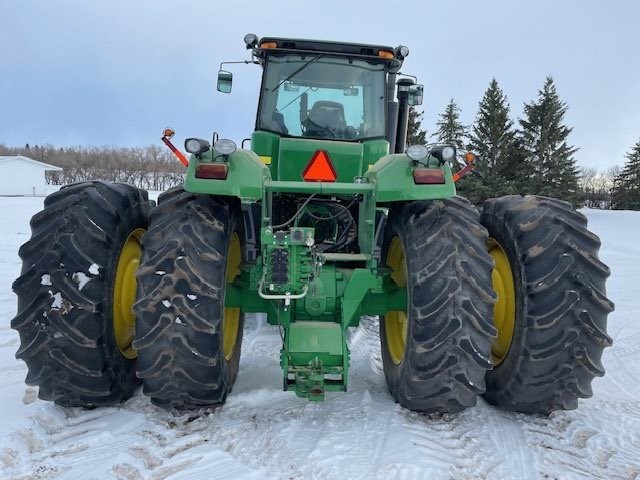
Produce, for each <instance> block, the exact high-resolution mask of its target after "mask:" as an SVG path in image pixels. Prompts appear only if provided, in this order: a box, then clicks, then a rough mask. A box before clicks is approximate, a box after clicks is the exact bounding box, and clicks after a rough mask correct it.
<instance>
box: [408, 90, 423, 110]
mask: <svg viewBox="0 0 640 480" xmlns="http://www.w3.org/2000/svg"><path fill="white" fill-rule="evenodd" d="M423 93H424V87H423V86H422V85H410V86H409V88H408V90H407V94H408V95H407V96H408V100H409V102H408V103H409V105H411V106H412V107H413V106H416V105H422V97H423Z"/></svg>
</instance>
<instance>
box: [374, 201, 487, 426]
mask: <svg viewBox="0 0 640 480" xmlns="http://www.w3.org/2000/svg"><path fill="white" fill-rule="evenodd" d="M389 219H390V220H389V224H388V228H387V232H386V237H385V243H384V246H383V250H382V263H383V264H386V265H388V266H390V267H391V268H392V270H393V273H392V279H393V280H394V281H395V282H396V284H397V285H399V286H403V284H406V287H407V302H408V305H407V311H406V312H388V313H387V315H385V316H384V317H381V319H380V339H381V343H382V360H383V367H384V373H385V378H386V380H387V385H388V387H389V390H390V392H391V395H392V396H393V398H394V400H395V401H396V402H397V403H399V404H400V405H402V406H403V407H406V408H408V409H410V410H415V411H420V412H426V413H453V412H458V411H461V410H463V409H465V408H467V407H471V406H473V405H475V404H476V401H477V395H478V394H480V393H483V392H484V389H485V385H484V378H485V373H486V371H487V370H489V369H490V368H491V367H492V363H491V344H492V342H493V339H494V337H495V335H496V330H495V328H494V327H493V324H492V321H491V318H492V317H491V312H492V309H493V304H494V302H495V293H494V291H493V289H492V287H491V270H492V268H493V262H492V259H491V257H490V256H489V254H488V253H487V251H486V245H485V244H486V240H487V231H486V229H485V228H484V227H482V225H480V222H479V213H478V211H477V210H476V209H475V208H474V207H473V206H472V205H471V204H470V203H469V202H468V201H467V200H466V199H464V198H461V197H455V198H452V199H447V200H438V201H431V202H425V201H419V202H413V203H409V204H405V205H402V206H399V207H394V208H393V209H392V210H391V212H390V214H389ZM398 249H401V251H402V253H401V255H400V256H401V257H402V258H401V261H399V260H398V253H397V252H398ZM403 327H404V328H403ZM398 330H402V333H401V334H400V333H398ZM405 332H406V333H405ZM403 337H404V339H403ZM398 345H399V347H398Z"/></svg>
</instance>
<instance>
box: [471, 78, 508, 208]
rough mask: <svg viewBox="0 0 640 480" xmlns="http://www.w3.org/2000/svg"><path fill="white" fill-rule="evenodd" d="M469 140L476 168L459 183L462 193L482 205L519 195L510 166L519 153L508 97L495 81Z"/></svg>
mask: <svg viewBox="0 0 640 480" xmlns="http://www.w3.org/2000/svg"><path fill="white" fill-rule="evenodd" d="M469 140H470V143H469V147H470V149H471V151H472V152H473V153H475V155H476V161H475V168H474V171H473V173H472V174H471V175H467V176H466V177H464V178H462V179H461V180H460V181H459V182H458V190H459V192H460V194H461V195H465V196H467V197H468V198H469V200H471V201H472V202H473V203H480V202H482V201H484V200H486V199H487V198H491V197H497V196H501V195H506V194H510V193H516V187H515V185H514V180H515V172H514V171H513V169H512V168H511V164H512V163H513V162H514V161H515V160H514V154H515V153H518V152H519V151H520V150H519V149H518V148H517V143H516V142H515V132H514V129H513V121H511V119H510V118H509V103H508V101H507V97H506V95H505V94H504V93H503V92H502V89H501V88H500V87H499V86H498V82H497V81H496V79H495V78H494V79H493V80H492V81H491V83H490V84H489V88H487V91H486V92H485V94H484V97H483V98H482V101H481V102H480V106H479V109H478V114H477V115H476V120H475V123H474V125H473V128H472V130H471V134H470V136H469ZM516 159H517V158H516Z"/></svg>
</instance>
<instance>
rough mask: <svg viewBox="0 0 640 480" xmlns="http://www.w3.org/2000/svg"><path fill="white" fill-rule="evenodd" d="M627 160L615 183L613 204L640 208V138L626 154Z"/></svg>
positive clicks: (635, 208)
mask: <svg viewBox="0 0 640 480" xmlns="http://www.w3.org/2000/svg"><path fill="white" fill-rule="evenodd" d="M626 158H627V161H626V162H625V164H624V167H623V169H622V171H621V172H620V174H619V175H618V176H617V177H616V178H615V180H614V184H613V192H612V193H613V204H614V207H615V208H617V209H623V210H640V140H639V141H638V143H636V144H635V145H634V146H633V148H632V149H631V151H630V152H629V153H627V155H626Z"/></svg>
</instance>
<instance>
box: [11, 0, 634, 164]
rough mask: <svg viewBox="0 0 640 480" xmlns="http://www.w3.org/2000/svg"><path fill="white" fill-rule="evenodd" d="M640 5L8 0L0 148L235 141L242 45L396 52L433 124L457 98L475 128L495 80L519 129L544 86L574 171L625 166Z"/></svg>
mask: <svg viewBox="0 0 640 480" xmlns="http://www.w3.org/2000/svg"><path fill="white" fill-rule="evenodd" d="M639 24H640V1H637V0H611V1H604V0H602V1H594V0H573V1H560V0H546V1H527V2H521V1H517V2H516V1H506V0H505V1H493V0H491V1H478V0H465V1H437V2H436V1H427V0H414V1H411V2H404V1H394V2H384V3H382V2H380V3H378V2H374V1H367V2H365V1H360V0H357V1H356V0H354V1H344V0H342V1H339V2H334V1H329V0H325V1H322V2H318V1H313V2H311V1H302V0H299V1H282V0H274V1H268V0H266V1H260V2H253V1H252V2H239V1H233V0H231V1H226V2H219V1H213V0H188V1H173V2H169V1H164V0H153V1H151V0H109V1H97V0H96V1H87V0H56V1H53V0H0V143H5V144H8V145H15V146H18V145H24V144H25V143H27V142H28V143H30V144H31V145H34V144H45V143H51V144H54V145H61V146H65V145H103V144H113V145H122V146H137V145H147V144H151V143H158V142H159V137H160V132H161V131H162V129H163V128H164V127H165V126H172V127H173V128H174V129H175V130H176V132H177V135H176V138H177V141H178V142H179V143H180V144H181V143H182V141H183V139H184V138H185V137H189V136H200V137H204V138H210V136H211V133H212V132H213V131H214V130H215V131H217V132H218V133H219V134H220V135H221V136H222V137H228V138H232V139H234V140H236V141H240V140H242V138H244V137H247V136H249V134H250V133H251V131H252V130H253V126H254V123H255V110H256V105H257V94H258V87H259V84H258V80H259V75H260V72H259V67H257V66H253V65H248V66H246V65H238V66H235V68H233V72H234V87H233V92H232V93H231V94H230V95H224V94H220V93H218V92H216V90H215V80H216V73H217V69H218V65H219V63H220V62H221V61H225V60H243V59H245V58H247V51H246V50H245V49H244V43H243V41H242V39H243V36H244V34H245V33H248V32H253V33H256V34H258V35H259V36H267V35H270V36H290V37H297V38H317V39H332V40H344V41H353V42H363V43H381V44H389V45H393V46H395V45H398V44H403V45H407V46H409V48H410V51H411V53H410V55H409V57H408V59H407V60H406V62H405V65H404V67H403V71H404V72H405V73H411V74H414V75H417V76H418V78H419V81H420V82H421V83H423V84H424V85H425V99H424V104H423V107H424V109H425V126H426V127H427V130H428V131H429V133H433V131H434V130H435V127H434V123H435V121H436V117H437V114H438V113H439V112H441V111H442V110H443V108H444V106H445V104H446V103H447V102H448V100H449V98H454V99H455V100H456V102H457V103H458V104H459V105H460V107H461V108H462V120H463V121H464V122H465V123H467V124H470V123H472V122H473V120H474V118H475V115H476V111H477V106H478V102H479V101H480V99H481V98H482V95H483V93H484V91H485V89H486V88H487V85H488V84H489V82H490V80H491V78H492V77H495V78H496V79H497V80H498V82H499V84H500V86H501V87H502V89H503V90H504V92H505V93H506V94H507V96H508V98H509V102H510V105H511V112H512V116H513V117H514V118H517V117H518V116H519V115H521V113H522V106H523V103H524V102H529V101H530V100H532V99H533V98H535V97H536V95H537V93H538V90H539V89H540V87H541V86H542V83H543V81H544V78H545V76H546V75H552V76H553V77H554V79H555V80H556V83H557V87H558V91H559V94H560V96H561V97H562V99H563V100H564V101H566V102H567V104H568V105H569V112H568V114H567V117H566V121H567V124H568V125H569V126H572V127H573V128H574V130H573V133H572V135H571V137H570V140H571V142H572V143H573V144H575V145H576V146H578V147H579V148H580V151H579V152H578V153H577V158H578V162H579V164H580V165H583V166H594V167H597V168H601V169H604V168H606V167H607V166H609V165H613V164H621V163H622V162H623V161H624V158H623V156H624V153H625V152H627V151H628V150H629V149H630V147H631V146H632V145H633V144H634V143H636V142H637V141H638V140H640V27H639Z"/></svg>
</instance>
